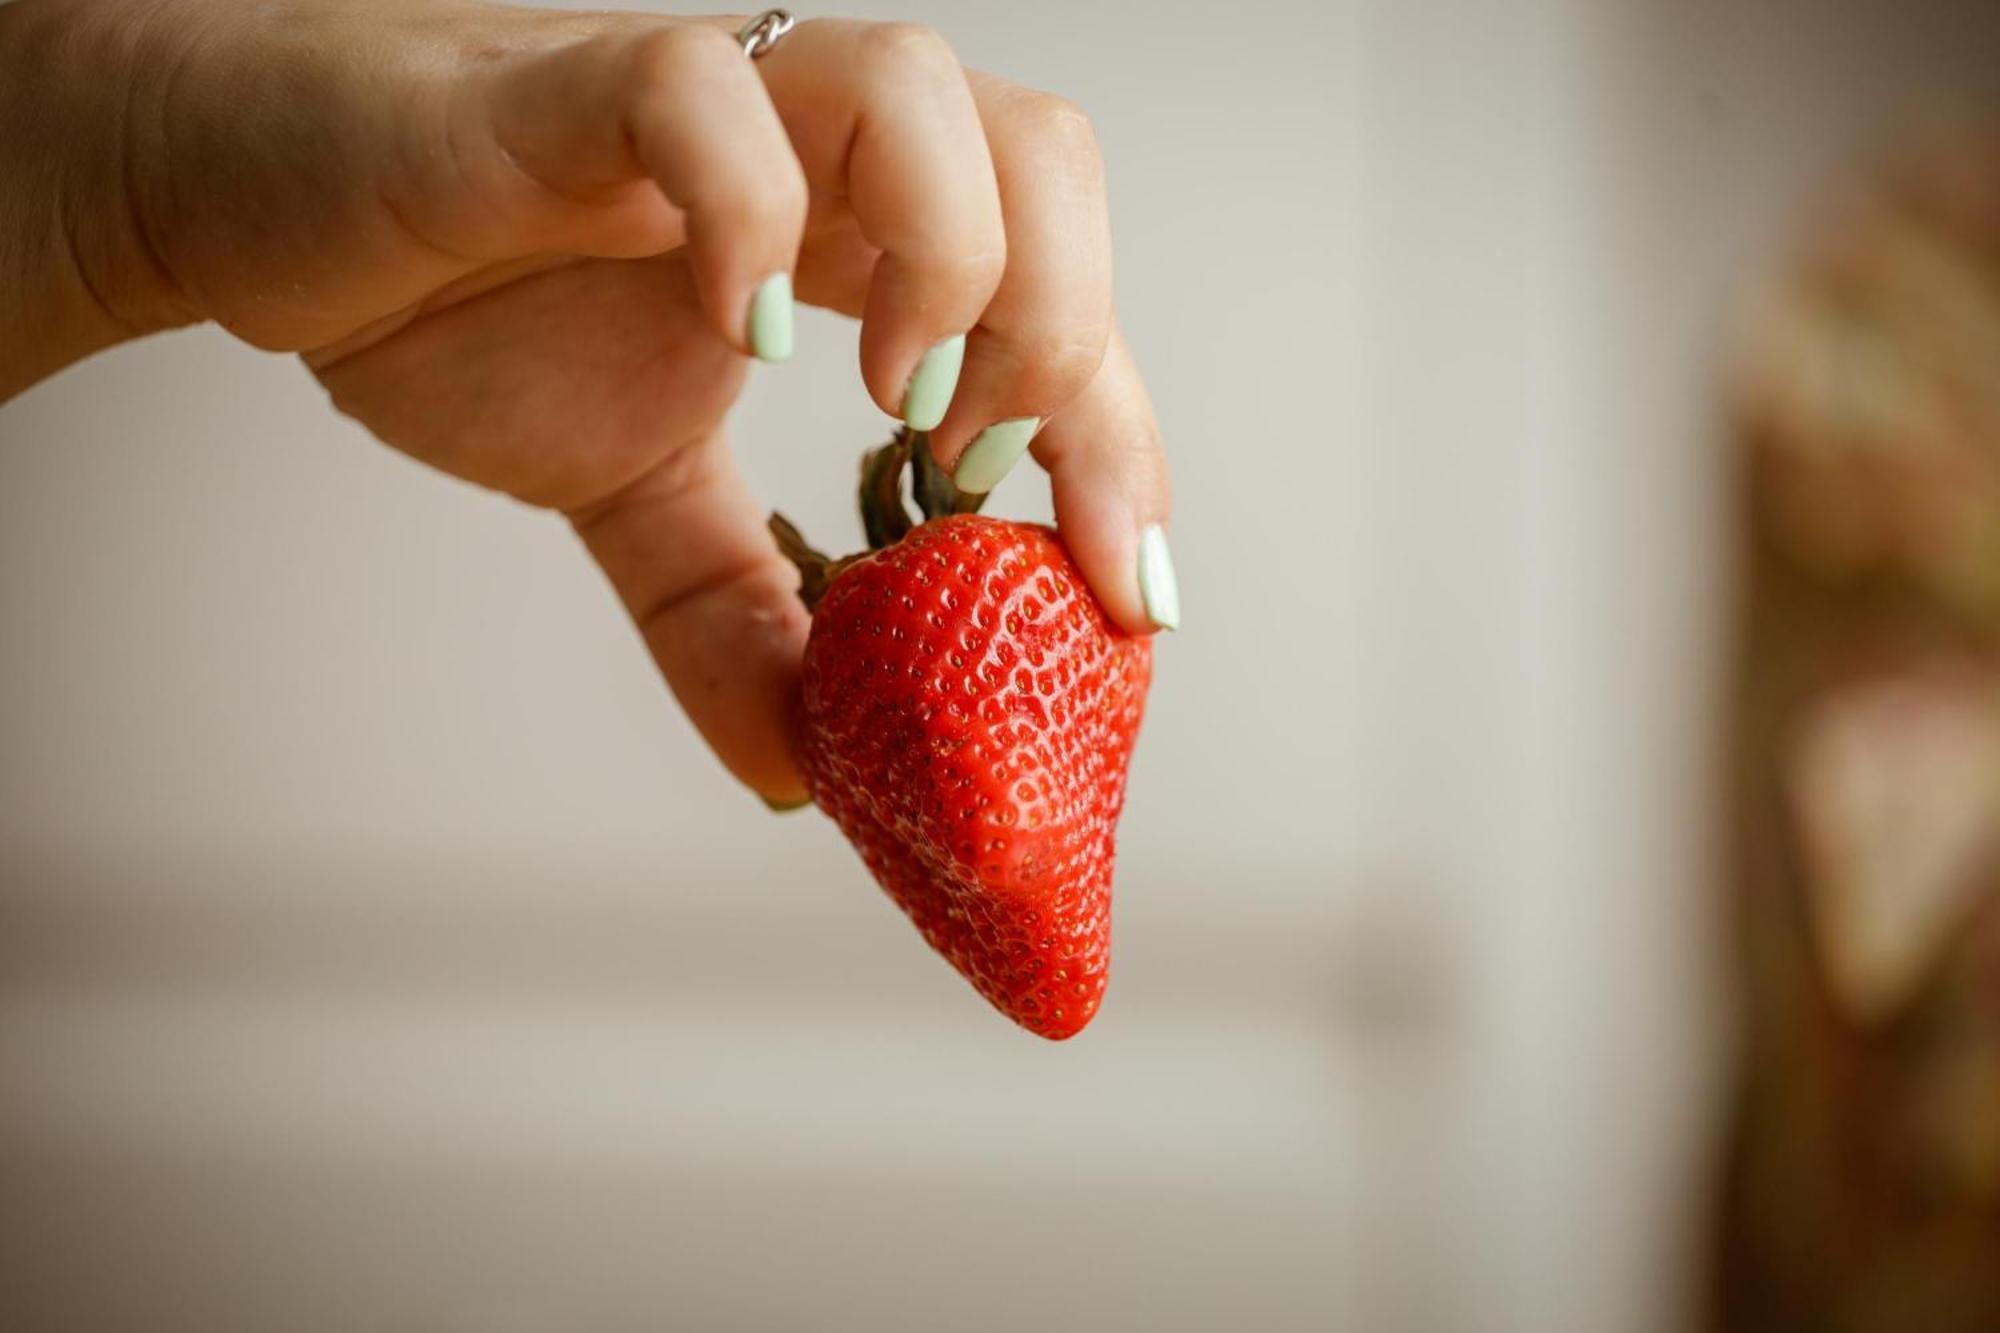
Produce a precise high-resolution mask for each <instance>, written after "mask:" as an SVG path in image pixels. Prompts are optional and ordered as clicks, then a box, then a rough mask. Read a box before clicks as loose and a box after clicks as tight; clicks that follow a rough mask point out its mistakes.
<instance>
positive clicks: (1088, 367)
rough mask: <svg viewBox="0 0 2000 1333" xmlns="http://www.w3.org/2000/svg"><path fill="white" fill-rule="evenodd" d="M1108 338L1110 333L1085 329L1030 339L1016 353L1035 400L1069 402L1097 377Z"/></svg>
mask: <svg viewBox="0 0 2000 1333" xmlns="http://www.w3.org/2000/svg"><path fill="white" fill-rule="evenodd" d="M1109 336H1110V333H1109V330H1108V329H1099V328H1095V327H1085V328H1075V329H1066V330H1062V331H1060V332H1057V331H1050V332H1048V333H1044V334H1040V335H1037V336H1033V337H1029V338H1027V339H1025V340H1023V341H1022V342H1021V343H1020V344H1019V346H1018V348H1017V349H1016V356H1017V358H1018V359H1017V362H1016V364H1017V365H1019V366H1020V368H1021V376H1022V378H1023V379H1024V380H1025V381H1026V384H1027V387H1028V388H1029V390H1030V392H1032V393H1033V394H1034V395H1035V396H1036V397H1038V398H1043V399H1048V400H1053V401H1058V402H1066V401H1068V400H1069V399H1071V398H1073V397H1075V396H1076V395H1077V394H1078V393H1080V392H1082V391H1083V388H1084V386H1085V385H1087V384H1089V383H1090V381H1091V380H1092V379H1093V378H1094V377H1095V376H1096V375H1097V368H1098V367H1099V366H1100V365H1102V364H1103V363H1104V348H1105V343H1106V341H1107V339H1108V338H1109Z"/></svg>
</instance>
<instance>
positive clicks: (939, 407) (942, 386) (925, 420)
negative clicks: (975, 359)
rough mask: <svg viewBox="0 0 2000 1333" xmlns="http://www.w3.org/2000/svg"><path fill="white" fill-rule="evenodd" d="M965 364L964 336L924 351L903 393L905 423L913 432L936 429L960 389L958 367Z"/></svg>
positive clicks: (953, 337)
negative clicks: (953, 395) (956, 391)
mask: <svg viewBox="0 0 2000 1333" xmlns="http://www.w3.org/2000/svg"><path fill="white" fill-rule="evenodd" d="M964 364H965V335H964V334H962V333H955V334H953V335H952V336H951V337H949V338H946V339H945V340H944V341H943V342H941V343H938V344H936V345H935V346H933V347H932V348H931V349H930V350H929V351H928V352H925V353H924V355H923V358H922V359H921V360H919V361H918V362H917V368H916V369H915V370H913V371H911V372H910V383H909V387H908V388H906V389H904V390H903V424H904V425H906V426H908V427H909V428H910V429H911V430H933V429H935V428H936V427H937V424H938V422H940V421H943V420H944V411H945V409H946V408H948V407H950V406H951V394H952V390H954V389H956V388H957V387H958V368H959V367H960V366H962V365H964Z"/></svg>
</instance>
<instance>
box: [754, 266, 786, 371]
mask: <svg viewBox="0 0 2000 1333" xmlns="http://www.w3.org/2000/svg"><path fill="white" fill-rule="evenodd" d="M795 310H796V303H795V302H794V301H793V300H792V275H791V274H790V273H773V274H772V275H771V276H770V277H768V278H765V279H764V280H763V281H762V282H761V283H759V284H757V290H756V291H755V292H754V293H752V295H751V297H750V315H749V319H748V320H747V321H746V326H745V333H744V337H745V341H746V342H747V343H748V345H749V349H750V354H751V355H752V356H754V357H756V358H757V359H758V360H759V361H763V362H766V363H773V362H779V361H787V360H790V359H791V355H792V337H793V321H794V319H795V313H794V312H795Z"/></svg>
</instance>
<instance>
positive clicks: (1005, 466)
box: [951, 417, 1042, 495]
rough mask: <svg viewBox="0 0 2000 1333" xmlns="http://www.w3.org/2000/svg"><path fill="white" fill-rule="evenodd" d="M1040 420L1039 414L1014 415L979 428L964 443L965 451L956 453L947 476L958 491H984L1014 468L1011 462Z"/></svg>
mask: <svg viewBox="0 0 2000 1333" xmlns="http://www.w3.org/2000/svg"><path fill="white" fill-rule="evenodd" d="M1041 424H1042V419H1041V418H1040V417H1014V418H1012V419H1010V420H1007V421H996V422H994V423H993V424H992V425H990V426H988V427H987V428H986V429H985V430H982V431H980V432H979V434H978V435H977V436H976V437H975V438H974V439H973V441H972V443H971V444H969V445H967V446H966V449H965V452H964V453H963V454H960V455H959V458H958V466H957V467H956V468H954V469H953V470H952V474H951V479H952V480H953V481H955V482H957V483H958V489H960V490H961V491H970V492H971V493H972V494H974V495H984V494H986V492H988V491H990V490H992V489H993V488H994V487H995V486H998V485H999V484H1000V481H1001V478H1003V477H1005V476H1006V475H1007V474H1008V473H1009V472H1011V471H1013V470H1014V464H1016V463H1018V462H1020V461H1021V455H1022V454H1024V453H1026V452H1027V451H1028V441H1030V440H1032V439H1034V438H1035V431H1036V429H1037V428H1038V427H1040V426H1041Z"/></svg>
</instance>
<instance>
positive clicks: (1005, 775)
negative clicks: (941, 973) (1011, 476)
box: [772, 433, 1152, 1041]
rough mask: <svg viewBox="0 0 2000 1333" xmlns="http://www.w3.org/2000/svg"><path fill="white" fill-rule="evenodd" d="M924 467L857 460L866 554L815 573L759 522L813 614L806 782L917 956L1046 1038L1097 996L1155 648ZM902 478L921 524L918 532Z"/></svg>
mask: <svg viewBox="0 0 2000 1333" xmlns="http://www.w3.org/2000/svg"><path fill="white" fill-rule="evenodd" d="M929 458H930V448H929V445H928V443H927V442H925V441H924V440H923V439H922V437H921V436H914V435H911V434H908V433H906V434H905V435H904V436H903V437H902V438H900V439H899V440H898V441H896V442H895V443H894V444H891V445H889V446H886V447H885V448H884V449H883V450H878V451H876V452H875V453H874V454H871V455H870V457H869V461H868V464H867V465H866V467H865V468H864V479H863V487H862V490H863V511H864V519H865V523H866V526H867V528H868V530H869V535H870V539H871V542H872V543H874V544H875V545H876V546H877V547H878V548H879V549H876V550H874V551H871V552H869V553H867V554H864V555H861V556H855V557H850V558H849V559H846V560H841V561H829V560H827V559H826V558H825V557H824V556H820V555H819V554H818V553H816V552H814V551H812V550H811V549H810V548H808V547H806V546H805V544H804V542H803V541H802V540H800V539H799V537H798V534H797V532H796V530H795V529H793V528H792V527H791V525H790V524H789V523H786V522H785V520H784V519H782V518H780V517H777V516H775V515H774V516H773V518H772V528H773V531H774V532H775V533H776V534H777V535H778V538H779V542H780V544H781V545H782V546H783V547H784V548H785V550H786V553H787V554H788V555H790V556H791V557H792V559H793V560H794V561H795V562H796V563H798V565H799V566H800V569H801V571H802V574H803V578H804V582H803V586H802V588H801V593H802V595H803V596H805V598H806V601H807V604H808V606H810V607H812V609H813V620H812V631H811V634H810V636H809V638H808V639H807V643H806V655H805V669H804V686H803V691H802V698H801V702H800V717H799V752H800V759H801V766H802V767H803V769H804V771H805V776H806V780H807V783H808V786H809V788H810V790H811V792H812V796H813V800H814V802H815V803H816V804H817V805H818V806H819V807H820V809H822V810H824V811H825V812H826V813H827V814H828V815H830V816H832V818H833V820H834V822H836V823H837V824H839V825H840V828H841V831H842V832H843V833H845V834H846V835H847V838H848V841H850V842H851V843H853V844H854V846H855V848H856V850H858V851H859V852H860V853H861V858H862V860H863V861H865V862H866V863H867V865H868V869H869V870H870V872H872V873H873V874H874V876H875V879H876V881H877V882H878V883H880V884H881V886H882V887H883V889H884V890H886V891H887V892H888V894H889V896H890V898H892V899H894V900H895V902H896V905H897V906H899V907H901V908H902V909H903V911H904V913H905V914H907V915H908V916H909V918H910V920H911V921H912V922H913V923H915V925H916V927H917V929H918V931H920V932H921V933H922V934H923V937H924V938H925V939H926V940H928V941H929V942H930V945H931V947H932V948H934V949H936V950H937V951H938V952H939V953H941V954H943V955H944V956H945V958H946V959H947V960H948V961H949V962H950V963H951V965H952V966H953V967H955V968H957V969H958V970H959V972H960V973H962V974H963V975H964V976H965V978H966V979H967V980H968V981H970V982H971V983H972V984H973V985H974V986H975V987H976V988H977V989H978V990H979V992H980V994H982V995H984V996H985V997H986V998H987V999H988V1000H989V1001H990V1002H991V1003H992V1004H993V1005H994V1007H995V1008H997V1009H999V1010H1000V1012H1002V1013H1004V1014H1006V1015H1007V1016H1008V1017H1009V1018H1011V1019H1013V1020H1014V1021H1015V1022H1016V1023H1019V1024H1020V1025H1021V1026H1022V1027H1025V1028H1027V1029H1028V1030H1029V1031H1031V1032H1036V1033H1039V1034H1040V1035H1042V1036H1044V1037H1048V1038H1050V1039H1052V1040H1058V1041H1059V1040H1062V1039H1063V1038H1066V1037H1071V1036H1074V1035H1075V1034H1076V1033H1077V1032H1079V1031H1081V1030H1082V1029H1083V1027H1084V1025H1085V1024H1086V1023H1088V1022H1090V1020H1091V1018H1092V1017H1093V1016H1094V1015H1095V1014H1096V1013H1097V1008H1098V1004H1099V1003H1100V1001H1101V1000H1102V998H1103V995H1104V985H1105V979H1106V976H1107V969H1108V966H1109V963H1110V953H1111V867H1112V859H1113V853H1114V834H1115V831H1116V828H1117V824H1118V815H1119V812H1120V810H1121V809H1122V808H1123V807H1124V803H1125V773H1126V768H1127V765H1128V764H1129V762H1130V760H1131V755H1132V744H1133V741H1134V739H1135V738H1136V737H1137V734H1138V730H1139V720H1140V715H1141V714H1142V712H1143V711H1144V709H1145V701H1146V688H1147V685H1148V682H1149V680H1150V678H1151V674H1152V651H1151V646H1150V644H1149V642H1148V641H1147V640H1145V639H1139V638H1134V637H1132V636H1130V635H1127V634H1125V633H1124V632H1123V631H1121V630H1119V629H1118V628H1117V627H1116V626H1114V625H1112V624H1111V623H1110V621H1109V620H1108V619H1106V617H1105V614H1104V611H1103V609H1102V608H1101V607H1099V606H1098V604H1097V601H1096V599H1095V598H1094V597H1092V596H1091V594H1090V592H1089V590H1088V589H1087V588H1086V587H1085V585H1084V582H1083V578H1082V575H1081V574H1079V573H1078V571H1077V568H1076V565H1075V564H1074V563H1073V562H1072V561H1071V560H1070V557H1069V553H1068V552H1067V551H1066V550H1064V549H1063V545H1062V542H1061V540H1060V539H1059V538H1058V537H1057V536H1056V534H1055V533H1054V532H1052V531H1050V530H1049V529H1047V528H1045V527H1042V526H1039V525H1035V524H1027V523H1011V522H1003V521H1001V520H998V519H992V518H984V517H980V516H978V515H977V514H975V513H971V512H963V511H966V510H970V509H976V508H977V500H976V499H973V498H971V497H966V496H963V495H961V494H959V493H957V492H956V491H955V490H953V489H952V488H951V486H950V481H949V479H948V478H945V477H944V476H943V474H942V473H941V472H940V471H938V470H937V469H936V468H935V467H934V466H932V465H930V463H929ZM905 460H914V466H915V467H916V471H917V480H916V486H915V489H916V491H917V498H918V501H919V504H920V505H921V506H922V507H923V508H924V510H925V512H926V513H927V514H932V515H936V516H935V517H933V518H932V519H931V520H930V521H928V522H924V523H922V524H920V525H918V526H916V527H914V528H912V527H911V526H910V524H909V518H908V515H907V514H906V513H904V511H903V508H902V499H901V494H900V486H901V482H900V474H901V470H902V466H903V463H904V461H905ZM952 511H959V512H952Z"/></svg>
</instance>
